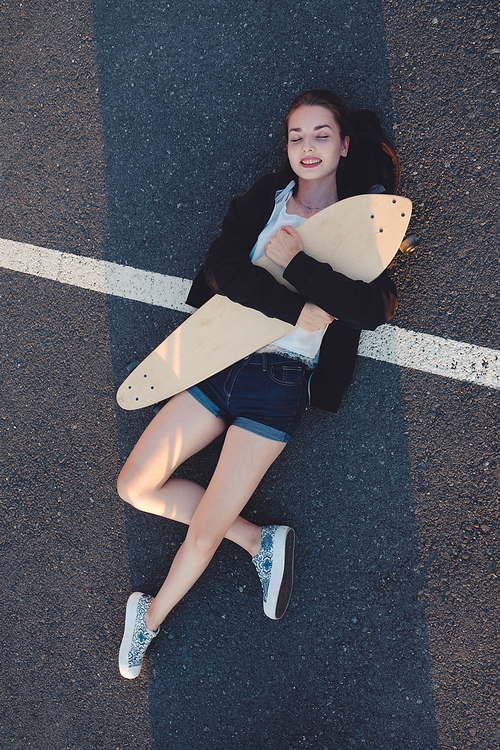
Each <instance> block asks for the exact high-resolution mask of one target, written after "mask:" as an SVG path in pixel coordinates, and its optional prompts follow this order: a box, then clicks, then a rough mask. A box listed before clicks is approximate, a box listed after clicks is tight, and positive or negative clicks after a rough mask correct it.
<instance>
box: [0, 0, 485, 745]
mask: <svg viewBox="0 0 500 750" xmlns="http://www.w3.org/2000/svg"><path fill="white" fill-rule="evenodd" d="M146 5H147V7H143V6H141V7H139V6H138V5H137V4H135V3H128V2H125V3H124V2H121V3H118V2H101V1H100V0H98V1H97V2H95V3H94V4H93V5H92V4H91V3H89V2H87V0H85V1H77V2H73V3H68V2H64V1H63V0H57V1H56V2H50V3H42V4H40V3H37V4H32V3H19V2H16V3H14V2H11V1H10V0H8V1H5V0H3V1H1V2H0V23H1V30H2V46H3V63H2V68H1V73H0V76H1V77H0V86H1V92H2V93H1V101H2V123H3V125H2V135H1V136H0V137H1V139H2V161H3V166H2V174H1V177H0V179H1V185H2V194H3V202H2V203H3V207H2V214H1V218H0V237H4V238H8V239H13V240H16V241H19V242H27V243H33V244H36V245H39V246H43V247H50V248H54V249H58V250H63V251H65V252H71V253H75V254H80V255H87V256H92V257H95V258H102V259H105V260H110V261H114V262H119V263H122V264H125V265H130V266H134V267H138V268H144V269H147V270H153V271H159V272H162V273H166V274H170V275H174V276H181V277H184V278H192V277H193V275H194V273H195V271H196V270H197V268H198V266H199V263H200V260H201V258H202V256H203V253H204V251H205V249H206V247H207V244H208V242H209V240H210V238H211V237H213V236H215V234H216V232H217V230H218V227H219V225H220V221H221V218H222V217H223V215H224V212H225V210H226V207H227V204H228V202H229V200H230V199H231V197H233V195H235V194H237V193H240V192H242V191H243V190H244V189H246V187H248V186H249V185H250V184H251V183H252V181H253V180H254V179H255V178H256V177H257V176H258V175H260V174H262V173H265V172H267V171H269V170H270V169H271V168H273V167H275V166H277V165H279V163H280V159H281V158H282V146H283V144H282V140H281V134H280V118H281V116H282V114H283V111H284V109H285V108H286V105H287V104H288V102H289V101H290V100H291V98H293V96H295V94H296V93H297V92H299V91H300V90H303V89H304V88H310V87H316V86H328V87H329V88H332V89H334V90H336V91H338V92H339V93H341V94H343V95H344V96H345V97H346V98H347V100H348V101H349V103H350V104H351V105H352V106H363V107H365V106H366V107H371V108H373V109H375V110H376V111H377V112H379V114H380V115H381V118H382V120H383V123H384V126H385V127H386V129H387V131H388V132H390V133H391V134H393V136H394V139H395V141H396V145H397V148H398V151H399V152H400V154H401V158H402V163H403V183H402V187H401V192H402V193H403V194H404V195H408V196H409V197H410V198H412V200H413V201H414V208H415V212H414V218H413V219H412V225H411V226H412V229H414V230H415V231H416V232H417V233H418V234H420V236H421V245H420V246H419V248H418V249H417V250H416V251H415V252H414V253H413V254H411V255H410V256H405V257H400V258H398V259H397V261H396V264H395V266H394V268H393V275H394V277H395V279H396V281H397V283H398V286H399V289H400V292H401V307H400V310H399V311H398V314H397V317H396V318H395V320H394V322H395V323H396V324H397V325H398V326H402V327H405V328H409V329H412V330H417V331H423V332H427V333H432V334H436V335H439V336H442V337H445V338H446V337H449V338H454V339H457V340H460V341H466V342H469V343H474V344H480V345H482V346H488V347H492V348H494V349H499V348H500V345H499V335H498V330H499V319H498V318H499V306H498V294H499V291H498V281H499V267H498V244H499V243H498V237H499V233H498V214H499V209H498V151H499V148H498V147H499V135H498V122H499V113H498V73H499V60H500V58H499V52H498V48H499V47H500V41H499V39H498V23H499V11H498V8H497V6H496V4H494V3H479V2H477V3H472V2H467V3H465V2H464V3H460V4H457V3H451V2H446V1H443V2H422V3H420V4H418V6H417V7H415V6H414V4H411V5H410V4H407V3H401V2H396V1H394V2H391V1H390V0H384V2H382V3H368V2H352V1H351V2H349V3H346V2H338V3H335V4H334V3H329V4H324V3H316V2H307V3H305V4H302V5H301V6H300V7H293V8H291V7H289V6H288V5H286V4H285V3H281V2H277V3H263V2H256V3H254V4H252V5H251V6H248V8H245V9H242V8H241V7H240V6H239V5H238V4H236V3H231V2H216V3H214V4H213V5H212V7H210V8H207V7H205V6H204V5H203V4H198V3H196V4H194V3H191V4H189V5H186V4H183V3H180V2H170V3H168V4H167V3H158V2H151V3H148V4H146ZM0 278H1V285H0V295H1V297H0V302H1V304H2V316H1V318H0V341H1V373H0V379H1V392H2V407H1V410H0V415H1V419H2V422H1V424H2V451H1V453H0V481H1V485H2V488H3V492H2V493H1V499H2V502H1V519H2V520H1V538H0V544H1V549H2V557H1V563H0V565H1V574H2V580H3V581H4V592H5V593H4V608H3V615H2V639H1V661H2V665H3V666H2V692H3V696H4V710H3V711H2V716H1V718H0V726H1V733H0V747H1V748H2V750H3V748H7V747H9V748H14V749H16V748H34V749H35V750H53V749H54V750H56V749H57V750H59V749H62V750H67V749H69V748H70V749H71V750H90V749H91V748H103V749H104V750H117V749H118V750H126V749H128V748H134V750H143V749H144V750H146V749H149V748H151V749H153V750H167V749H168V750H184V748H196V749H197V750H198V749H200V750H201V749H202V748H203V750H205V748H206V749H207V750H210V749H211V748H216V747H217V748H220V747H228V748H235V749H237V750H240V749H241V750H256V749H257V748H261V747H269V748H275V749H276V750H298V749H299V748H312V749H313V750H344V749H347V748H355V749H356V750H357V749H358V748H367V749H369V750H407V749H408V748H414V749H415V750H451V749H456V750H458V749H460V750H461V749H462V748H469V747H470V748H480V749H481V750H494V749H495V748H497V747H499V746H500V710H499V699H498V680H499V672H498V656H497V654H498V634H499V633H498V622H499V615H500V606H499V604H498V575H500V574H499V573H498V570H497V568H498V559H499V536H498V534H499V523H498V500H499V494H500V493H499V484H498V478H499V457H498V454H499V440H498V413H499V409H498V407H499V404H500V394H499V393H498V391H493V390H490V389H486V388H480V387H477V386H473V385H468V384H464V383H461V382H458V381H452V380H447V379H444V378H439V377H435V376H430V375H425V374H423V373H419V372H416V371H412V370H404V369H399V368H397V367H395V366H392V365H388V364H384V363H380V362H375V361H371V360H367V359H360V361H359V365H358V367H357V370H356V375H355V380H354V383H353V386H352V387H351V389H350V391H349V393H348V396H347V398H346V401H345V403H344V405H343V406H342V409H341V411H340V412H339V414H338V415H336V416H335V415H330V414H326V413H322V412H319V411H317V410H314V409H310V410H308V411H307V412H306V415H305V418H304V421H303V424H302V425H301V427H300V429H299V432H298V433H297V435H296V437H295V439H294V441H293V442H292V443H291V444H290V446H288V447H287V449H286V450H285V451H284V453H283V454H282V455H281V456H280V458H279V459H278V461H277V462H276V463H275V465H273V467H271V469H270V471H269V472H268V474H267V476H266V477H265V478H264V480H263V482H262V484H261V486H260V487H259V488H258V490H257V492H256V493H255V495H254V497H253V498H252V499H251V501H250V503H249V504H248V506H247V508H246V510H245V514H246V516H247V517H248V518H250V519H252V520H253V519H255V520H256V521H257V522H259V523H272V522H278V523H281V522H286V523H289V524H290V525H293V526H294V527H295V528H296V530H297V535H298V549H297V575H296V585H295V592H294V596H293V599H292V603H291V606H290V609H289V611H288V612H287V615H286V617H285V618H284V619H283V621H281V622H280V623H272V622H271V621H269V620H267V619H266V618H265V617H264V615H263V613H262V609H261V607H262V604H261V596H260V591H259V582H258V580H257V578H256V576H255V574H254V572H253V570H252V566H251V564H250V562H249V560H248V557H247V556H246V555H245V554H244V553H243V552H242V551H240V550H239V549H237V548H236V547H234V545H231V544H230V543H229V542H227V543H226V542H224V543H223V545H222V546H221V549H220V550H219V552H218V553H217V555H216V557H215V558H214V560H213V562H212V563H211V565H210V567H209V569H208V571H207V573H206V574H205V575H204V576H203V578H202V579H201V580H200V581H199V582H198V583H197V585H196V586H195V587H194V589H193V590H192V591H191V592H190V593H189V595H188V596H187V597H186V598H185V600H184V601H183V602H181V603H180V604H179V605H178V607H177V608H176V609H175V611H174V612H173V613H172V615H171V617H169V619H168V621H167V622H166V623H165V626H164V628H163V629H162V632H161V635H160V636H159V637H158V638H157V639H156V640H155V641H154V642H153V644H152V646H151V649H150V651H149V652H148V658H147V660H146V664H145V669H144V670H143V673H142V674H141V676H140V677H139V678H138V679H137V680H135V681H133V682H126V681H124V680H122V679H121V678H120V676H119V674H118V670H117V651H118V645H119V641H120V637H121V630H122V627H123V610H124V604H125V601H126V598H127V596H128V594H129V593H130V591H133V590H136V589H140V590H144V591H148V592H151V593H155V591H156V590H157V589H158V587H159V585H160V584H161V581H162V579H163V577H164V575H165V574H166V572H167V570H168V566H169V564H170V561H171V560H172V558H173V556H174V554H175V551H176V549H177V547H178V544H179V543H180V541H181V540H182V538H183V534H184V529H183V528H181V527H179V526H177V525H176V524H175V523H173V522H167V521H165V520H163V519H157V518H153V517H148V516H145V515H143V514H140V513H138V512H136V511H134V510H133V509H131V508H128V507H127V508H124V507H123V506H122V504H121V503H120V501H119V500H118V498H117V496H116V493H115V489H114V483H115V478H116V475H117V473H118V471H119V467H120V465H121V462H122V461H123V460H124V459H125V457H126V455H127V454H128V452H129V451H130V449H131V447H132V446H133V444H134V442H135V441H136V439H137V438H138V436H139V435H140V433H141V431H142V429H143V428H144V426H145V425H146V424H147V422H148V421H149V420H150V419H151V416H152V410H149V409H148V410H144V411H143V412H133V413H124V412H120V411H119V410H118V407H116V405H115V402H114V391H115V387H116V385H117V384H118V383H120V382H121V380H122V379H123V377H124V376H125V374H126V364H127V362H129V361H131V360H133V359H135V358H137V357H142V356H144V355H145V354H147V353H148V352H149V351H150V349H151V348H152V347H153V346H155V345H156V344H157V343H158V342H159V340H161V339H162V338H163V337H164V335H165V334H166V333H167V332H168V331H170V330H171V329H173V328H174V327H175V326H176V325H178V323H179V322H180V321H181V320H182V319H183V316H182V314H181V313H177V312H172V311H168V310H164V309H159V308H153V307H150V306H146V305H142V304H140V303H135V302H131V301H126V300H120V299H116V298H108V299H105V298H103V297H102V296H101V295H98V294H95V293H92V292H86V291H82V290H78V289H75V288H71V287H67V286H64V285H61V284H57V283H55V282H51V281H48V280H44V279H36V278H33V277H31V276H27V275H23V274H19V273H15V272H12V271H5V270H0ZM217 449H218V445H215V446H213V447H211V448H210V449H208V450H206V451H205V452H203V454H202V455H200V456H198V457H196V458H195V459H193V460H192V461H190V462H189V464H188V465H186V466H185V467H183V469H182V473H183V474H184V475H185V476H189V477H192V478H195V479H197V480H198V481H200V482H206V481H207V480H208V478H209V476H210V472H211V470H212V469H213V466H214V462H215V460H216V456H217Z"/></svg>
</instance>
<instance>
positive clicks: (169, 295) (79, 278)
mask: <svg viewBox="0 0 500 750" xmlns="http://www.w3.org/2000/svg"><path fill="white" fill-rule="evenodd" d="M0 267H2V268H9V269H11V270H12V271H19V272H21V273H27V274H30V275H31V276H40V277H42V278H44V279H52V281H59V282H61V283H62V284H70V285H71V286H77V287H80V288H81V289H91V290H92V291H94V292H101V293H102V294H112V295H113V296H115V297H122V298H124V299H133V300H136V301H137V302H145V303H146V304H148V305H157V306H159V307H168V308H170V309H171V310H179V311H181V312H192V310H193V308H192V307H190V306H189V305H186V304H185V303H184V300H185V299H186V297H187V295H188V292H189V288H190V286H191V281H190V280H189V279H179V278H178V277H177V276H163V275H162V274H161V273H152V272H150V271H141V270H139V269H137V268H131V267H130V266H120V265H118V264H117V263H108V261H106V260H96V259H94V258H85V257H82V256H79V255H71V254H70V253H62V252H59V251H57V250H48V249H47V248H44V247H36V246H35V245H24V244H22V243H21V242H12V241H11V240H1V239H0Z"/></svg>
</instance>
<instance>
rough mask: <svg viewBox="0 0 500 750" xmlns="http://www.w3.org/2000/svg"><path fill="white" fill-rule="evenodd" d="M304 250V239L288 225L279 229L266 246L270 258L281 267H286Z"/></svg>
mask: <svg viewBox="0 0 500 750" xmlns="http://www.w3.org/2000/svg"><path fill="white" fill-rule="evenodd" d="M301 250H302V240H301V239H300V234H299V233H298V232H297V230H296V229H294V228H293V227H291V226H289V225H287V226H284V227H281V229H278V231H277V232H276V234H275V235H274V236H273V237H271V239H270V240H269V242H268V243H267V245H266V246H265V248H264V252H265V254H266V255H267V257H268V258H269V260H272V261H274V263H276V265H278V266H280V268H286V267H287V265H288V264H289V263H290V261H291V260H292V258H295V256H296V255H297V253H300V252H301Z"/></svg>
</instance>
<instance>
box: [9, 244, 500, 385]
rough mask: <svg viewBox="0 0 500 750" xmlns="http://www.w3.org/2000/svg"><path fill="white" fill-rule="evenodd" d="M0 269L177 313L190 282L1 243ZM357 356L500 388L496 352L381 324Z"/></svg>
mask: <svg viewBox="0 0 500 750" xmlns="http://www.w3.org/2000/svg"><path fill="white" fill-rule="evenodd" d="M0 267H2V268H8V269H11V270H13V271H18V272H20V273H27V274H30V275H32V276H40V277H42V278H45V279H52V280H53V281H58V282H60V283H62V284H70V285H72V286H77V287H80V288H82V289H91V290H93V291H95V292H101V293H102V294H111V295H114V296H116V297H122V298H124V299H132V300H136V301H138V302H145V303H146V304H149V305H156V306H158V307H166V308H169V309H170V310H178V311H180V312H191V311H192V309H193V308H191V307H189V305H186V304H185V302H184V300H185V299H186V297H187V294H188V291H189V287H190V285H191V281H190V280H189V279H180V278H178V277H176V276H164V275H162V274H159V273H152V272H150V271H142V270H141V269H138V268H132V267H130V266H121V265H118V264H117V263H109V262H108V261H104V260H96V259H94V258H84V257H81V256H78V255H72V254H70V253H62V252H59V251H57V250H49V249H47V248H43V247H36V246H35V245H24V244H22V243H20V242H13V241H11V240H1V239H0ZM359 354H360V356H362V357H371V358H372V359H378V360H381V361H382V362H389V363H391V364H395V365H399V366H400V367H408V368H411V369H414V370H420V371H422V372H429V373H432V374H433V375H442V376H444V377H448V378H455V379H456V380H462V381H466V382H469V383H475V384H476V385H482V386H486V387H488V388H498V389H500V351H498V350H496V349H487V348H485V347H481V346H474V345H473V344H465V343H463V342H461V341H453V340H451V339H444V338H440V337H439V336H431V335H429V334H427V333H417V332H416V331H407V330H405V329H403V328H398V327H397V326H392V325H384V326H380V327H379V328H378V329H377V330H376V331H364V332H363V334H362V337H361V344H360V348H359Z"/></svg>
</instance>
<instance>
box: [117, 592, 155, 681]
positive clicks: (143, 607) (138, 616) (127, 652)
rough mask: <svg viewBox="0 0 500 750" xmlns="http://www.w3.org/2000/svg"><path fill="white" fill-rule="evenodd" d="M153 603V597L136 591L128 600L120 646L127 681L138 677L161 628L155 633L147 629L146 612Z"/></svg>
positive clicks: (121, 662) (122, 665) (119, 659)
mask: <svg viewBox="0 0 500 750" xmlns="http://www.w3.org/2000/svg"><path fill="white" fill-rule="evenodd" d="M152 601H153V597H152V596H148V594H141V592H140V591H136V592H135V593H134V594H131V595H130V596H129V598H128V602H127V609H126V613H125V630H124V631H123V638H122V642H121V646H120V655H119V657H118V663H119V665H120V674H121V676H122V677H125V678H126V679H127V680H133V679H134V677H137V675H138V674H139V672H140V671H141V667H142V660H143V659H144V654H145V653H146V649H147V647H148V646H149V644H150V643H151V641H152V640H153V638H154V637H155V636H157V635H158V633H159V632H160V628H158V630H157V631H156V632H155V633H154V632H153V631H152V630H149V629H148V628H147V627H146V612H147V611H148V609H149V605H150V604H151V602H152Z"/></svg>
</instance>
